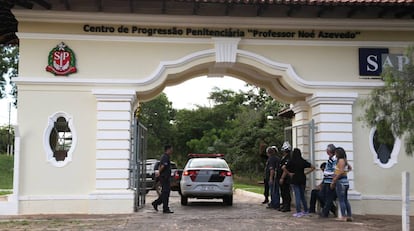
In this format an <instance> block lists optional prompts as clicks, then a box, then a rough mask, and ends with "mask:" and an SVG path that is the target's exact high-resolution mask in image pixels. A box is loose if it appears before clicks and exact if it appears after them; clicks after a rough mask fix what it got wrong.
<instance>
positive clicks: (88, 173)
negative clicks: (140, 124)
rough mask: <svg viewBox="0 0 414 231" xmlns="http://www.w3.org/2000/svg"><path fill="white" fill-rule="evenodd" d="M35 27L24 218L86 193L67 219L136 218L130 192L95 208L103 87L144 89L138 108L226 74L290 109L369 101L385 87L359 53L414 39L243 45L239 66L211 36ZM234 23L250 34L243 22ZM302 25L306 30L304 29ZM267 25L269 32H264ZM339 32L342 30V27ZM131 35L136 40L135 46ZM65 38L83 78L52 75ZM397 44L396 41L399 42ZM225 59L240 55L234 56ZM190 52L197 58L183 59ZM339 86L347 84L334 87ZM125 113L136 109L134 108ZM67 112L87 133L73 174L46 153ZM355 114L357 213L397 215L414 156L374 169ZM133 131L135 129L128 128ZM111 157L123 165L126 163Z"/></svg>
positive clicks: (27, 54) (367, 36)
mask: <svg viewBox="0 0 414 231" xmlns="http://www.w3.org/2000/svg"><path fill="white" fill-rule="evenodd" d="M79 20H81V19H79ZM120 20H122V19H120ZM29 21H30V20H29ZM29 21H28V20H23V22H22V23H20V24H19V31H20V33H21V35H22V38H21V39H20V64H19V65H20V67H19V78H23V79H24V81H21V82H18V81H17V82H18V90H19V98H18V104H19V105H18V106H19V111H18V125H19V129H20V135H21V142H22V146H21V165H20V172H21V173H20V179H19V180H20V182H19V185H20V187H21V188H20V196H22V198H24V199H25V200H24V201H23V202H22V204H21V206H22V207H21V208H22V212H23V213H36V212H39V211H40V212H52V213H53V212H56V213H62V212H65V207H66V206H67V205H68V204H70V202H68V201H67V198H66V199H65V198H64V197H62V198H63V199H56V203H57V204H56V205H55V208H49V207H50V205H52V204H53V202H51V201H49V202H45V201H36V200H33V201H32V200H30V198H31V197H36V196H43V197H42V198H43V199H45V198H48V197H49V198H53V197H56V196H69V198H70V196H76V195H80V198H78V199H79V200H76V201H74V203H72V204H71V206H69V207H70V208H68V210H66V212H68V211H69V212H73V211H76V209H80V211H78V212H80V213H99V212H102V213H104V212H107V211H109V210H104V208H107V207H110V206H109V205H111V206H112V205H114V204H118V205H119V206H120V207H119V208H115V209H114V210H113V211H117V212H128V211H132V208H131V205H132V203H133V199H131V198H130V197H128V196H130V194H128V193H130V192H120V193H118V194H117V195H116V196H115V197H113V198H112V199H111V196H112V195H108V194H107V195H106V196H107V198H106V199H107V201H101V200H97V201H89V202H88V205H87V206H86V205H85V201H87V200H88V195H90V194H91V193H93V192H94V190H95V186H96V185H95V184H96V165H97V157H96V152H97V146H96V140H97V130H98V129H97V97H99V96H98V95H99V94H96V95H94V94H93V91H94V90H97V89H104V90H108V89H109V90H114V89H117V90H128V91H129V90H131V89H132V91H136V92H137V97H138V98H137V100H136V101H135V98H134V97H133V94H132V95H131V96H129V97H131V98H130V100H131V102H129V101H128V100H126V101H128V103H132V104H136V103H137V101H138V102H139V101H141V100H148V99H150V98H151V97H154V96H156V95H157V94H158V93H159V92H161V91H162V89H163V88H164V87H165V85H174V84H178V83H181V82H183V81H185V80H187V79H190V78H193V77H197V76H200V75H205V74H209V73H210V72H217V73H218V74H223V75H229V74H230V75H232V76H234V77H238V78H241V79H243V80H245V81H248V82H249V83H252V84H257V85H258V86H262V87H266V88H268V90H269V91H270V93H271V94H273V95H274V96H276V97H279V99H282V100H284V102H289V103H295V102H298V101H301V102H302V101H303V102H305V101H306V99H307V97H310V96H312V95H313V94H316V93H321V92H324V93H349V92H351V93H358V94H360V95H364V94H366V93H367V92H368V91H369V90H370V89H371V87H369V86H368V85H370V84H378V83H379V82H380V81H379V80H372V79H371V80H367V79H361V78H360V77H359V74H358V48H359V47H370V46H371V42H375V44H376V45H375V46H378V47H388V46H390V45H392V47H390V50H392V51H393V52H401V51H402V50H403V49H402V48H401V47H403V46H404V44H406V43H404V42H402V43H400V41H410V40H409V38H412V35H413V34H414V32H413V31H412V30H411V31H399V32H395V33H394V32H393V31H392V28H389V30H390V31H385V32H384V31H378V30H371V31H368V30H367V31H363V36H362V37H361V38H360V39H358V40H351V41H343V40H342V41H335V40H334V41H332V40H330V41H325V42H324V41H322V42H321V41H312V40H301V41H289V42H287V41H278V40H263V41H261V40H260V39H242V40H241V41H240V42H239V44H238V47H237V48H238V49H239V51H245V52H250V56H249V57H246V56H242V55H240V53H237V52H236V53H237V54H238V56H237V59H236V63H231V64H229V63H215V60H216V56H215V55H216V52H218V53H219V52H220V51H219V50H214V49H215V45H217V44H218V43H216V44H215V42H214V40H213V39H211V38H199V39H197V38H174V39H172V40H171V41H167V39H166V38H162V39H160V38H155V37H154V38H151V39H153V40H151V39H148V38H144V37H134V36H131V35H125V36H123V35H120V34H117V33H116V34H114V35H107V34H105V36H101V34H99V35H100V36H95V35H97V34H85V33H83V32H82V30H81V28H82V27H81V25H82V24H81V23H66V22H62V23H54V24H50V23H41V22H40V23H34V22H29ZM105 23H106V22H105ZM205 23H211V22H205ZM115 24H116V23H115ZM118 24H119V23H118ZM167 24H168V23H167ZM234 26H235V27H237V26H240V27H245V25H242V24H240V22H239V23H238V24H237V25H234ZM299 26H300V25H296V27H295V28H297V27H299ZM257 27H261V26H260V25H257ZM339 27H340V26H338V28H336V29H337V30H341V28H339ZM41 32H43V33H45V34H42V33H41ZM31 33H33V34H31ZM391 35H399V36H398V38H399V40H398V41H397V38H396V37H395V36H391ZM410 36H411V37H410ZM126 37H127V38H128V39H125V38H126ZM61 41H63V42H65V43H66V44H67V45H68V46H69V47H70V48H71V49H72V50H73V51H74V53H75V55H76V60H77V69H78V72H77V73H75V74H71V75H70V76H68V77H55V76H53V74H51V73H48V72H46V71H45V67H46V66H47V64H48V63H47V61H48V60H47V57H48V55H49V52H50V51H51V50H52V49H53V48H54V47H55V46H56V45H58V44H59V43H60V42H61ZM166 41H167V42H166ZM390 41H391V42H393V41H396V44H393V43H391V42H390ZM399 44H401V45H399ZM210 49H212V50H213V52H211V53H209V54H207V55H205V56H202V55H200V56H197V55H196V54H197V52H202V51H206V50H210ZM224 54H233V53H231V52H228V53H226V52H224ZM189 55H190V56H194V57H196V58H194V59H189V60H184V61H183V60H182V59H183V58H184V57H187V56H189ZM261 57H264V60H260V59H261ZM165 62H175V63H174V64H172V65H170V66H168V68H167V70H162V71H160V70H157V68H158V67H159V66H160V64H161V63H164V64H165ZM269 63H270V64H269ZM278 63H280V64H281V65H279V64H278ZM216 64H218V65H217V66H216ZM285 64H287V65H291V67H292V68H293V69H289V68H287V67H286V66H285ZM164 67H165V66H164ZM157 71H159V72H157ZM296 75H297V76H296ZM296 77H297V78H299V79H301V80H303V81H304V82H302V83H299V82H298V81H297V80H295V79H294V78H296ZM150 78H154V79H150ZM144 80H146V81H147V80H148V81H147V82H145V84H140V83H139V81H144ZM71 81H72V82H71ZM82 81H87V82H82ZM105 81H107V82H105ZM331 82H337V83H339V84H337V85H335V86H332V85H330V86H329V85H324V84H325V83H331ZM315 83H318V84H319V83H320V84H319V85H318V84H315ZM349 83H354V84H355V85H354V86H356V87H352V85H349ZM312 84H313V85H312ZM347 84H348V85H347ZM359 84H365V86H367V87H366V88H365V89H363V88H360V87H359ZM111 97H114V98H111ZM116 97H117V95H116V94H114V95H110V94H109V96H108V98H106V99H105V100H107V101H108V102H114V100H113V99H115V98H116ZM333 98H334V97H333ZM105 100H103V101H105ZM126 101H125V102H126ZM105 102H106V101H105ZM322 103H324V102H322ZM328 104H329V103H328ZM112 106H113V107H115V108H116V107H117V104H116V103H114V104H113V105H111V107H112ZM305 107H306V106H305ZM103 110H104V109H103ZM122 110H124V111H129V110H130V109H129V108H127V109H122ZM59 111H63V112H66V113H68V114H69V115H71V116H73V124H74V127H75V129H76V134H77V144H76V148H75V150H74V153H73V160H72V162H70V163H68V164H67V165H65V166H63V167H55V166H53V165H52V164H50V163H48V162H47V160H46V153H45V150H44V147H43V137H44V131H45V129H46V127H47V121H48V117H49V116H51V115H52V114H54V113H56V112H59ZM327 111H328V112H326V113H325V114H324V115H326V114H329V113H330V112H329V110H327ZM129 112H131V111H129ZM348 113H353V115H352V119H353V123H352V122H349V124H353V126H352V131H351V132H352V135H353V139H352V141H351V142H352V144H351V148H350V150H351V151H353V153H352V155H353V165H354V171H353V173H352V174H354V186H355V187H354V190H355V191H356V192H358V193H360V194H361V197H362V201H359V200H358V199H357V200H354V201H353V202H352V203H353V204H355V208H357V209H356V211H359V212H360V213H373V212H375V211H376V210H375V209H376V208H377V207H376V205H375V203H378V200H379V201H381V200H383V201H384V200H385V201H387V203H390V204H392V205H393V208H394V207H397V206H398V203H399V202H398V200H395V198H396V197H398V196H399V195H400V191H401V185H400V183H401V172H402V171H405V170H410V169H412V167H411V165H410V163H412V158H411V157H407V156H406V155H405V154H404V148H402V149H401V151H400V154H399V156H398V163H397V164H395V165H394V166H393V167H391V168H387V169H384V168H381V167H379V166H377V165H376V164H374V163H373V155H372V154H371V151H370V150H369V146H368V134H369V129H368V128H365V127H363V126H362V125H361V123H360V122H359V121H358V116H360V115H361V108H360V106H359V105H358V104H357V103H355V104H354V106H353V107H352V112H348ZM305 115H306V117H307V118H308V119H311V118H312V110H311V108H308V109H306V110H304V112H303V116H305ZM127 122H128V121H127ZM124 130H125V131H127V130H128V128H124ZM124 130H123V131H124ZM327 134H328V133H327ZM323 135H326V134H323ZM321 137H326V136H321ZM125 139H126V138H125ZM323 142H325V140H320V141H319V143H323ZM347 142H348V141H347ZM322 149H323V147H320V148H319V149H318V150H317V151H318V152H319V153H322V152H323V150H322ZM321 155H324V154H321ZM111 158H113V159H116V156H115V157H111ZM123 158H124V159H122V160H125V158H127V157H123ZM323 158H325V156H321V157H320V158H319V159H318V160H321V159H323ZM123 170H125V169H123ZM411 184H414V180H411ZM122 190H126V189H122ZM119 191H121V190H119ZM126 191H128V190H126ZM411 191H412V190H411ZM115 194H116V193H115ZM124 194H126V195H127V196H126V198H123V196H124ZM97 197H99V196H97ZM120 198H121V199H120ZM364 198H365V199H364ZM123 199H125V200H123ZM118 202H119V203H118ZM379 203H381V202H379ZM362 205H365V206H362ZM390 213H395V209H393V210H392V211H391V210H390Z"/></svg>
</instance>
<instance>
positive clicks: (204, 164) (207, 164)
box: [188, 158, 229, 168]
mask: <svg viewBox="0 0 414 231" xmlns="http://www.w3.org/2000/svg"><path fill="white" fill-rule="evenodd" d="M188 168H229V166H228V165H227V163H226V162H225V161H224V160H222V159H212V158H195V159H191V160H190V162H189V163H188Z"/></svg>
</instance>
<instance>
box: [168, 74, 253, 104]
mask: <svg viewBox="0 0 414 231" xmlns="http://www.w3.org/2000/svg"><path fill="white" fill-rule="evenodd" d="M245 85H246V82H244V81H242V80H239V79H236V78H232V77H222V78H219V77H214V78H208V77H198V78H193V79H190V80H187V81H185V82H183V83H181V84H179V85H175V86H172V87H166V88H165V89H164V91H163V92H164V93H165V94H166V95H167V97H168V100H169V101H171V102H172V104H173V105H172V106H173V108H175V109H193V108H196V105H200V106H208V107H209V106H212V105H210V102H209V100H208V99H207V97H208V96H209V95H210V92H211V91H212V89H213V88H214V87H218V88H220V89H222V90H224V89H226V90H233V91H235V92H238V91H239V90H246V89H247V88H246V87H245Z"/></svg>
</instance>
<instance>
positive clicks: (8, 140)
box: [7, 102, 12, 155]
mask: <svg viewBox="0 0 414 231" xmlns="http://www.w3.org/2000/svg"><path fill="white" fill-rule="evenodd" d="M10 118H11V102H9V134H8V135H7V154H8V155H12V144H11V122H10Z"/></svg>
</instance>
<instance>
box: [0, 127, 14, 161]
mask: <svg viewBox="0 0 414 231" xmlns="http://www.w3.org/2000/svg"><path fill="white" fill-rule="evenodd" d="M13 142H14V130H13V129H11V130H10V132H9V127H8V126H3V127H0V154H2V153H7V147H8V145H9V144H13Z"/></svg>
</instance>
